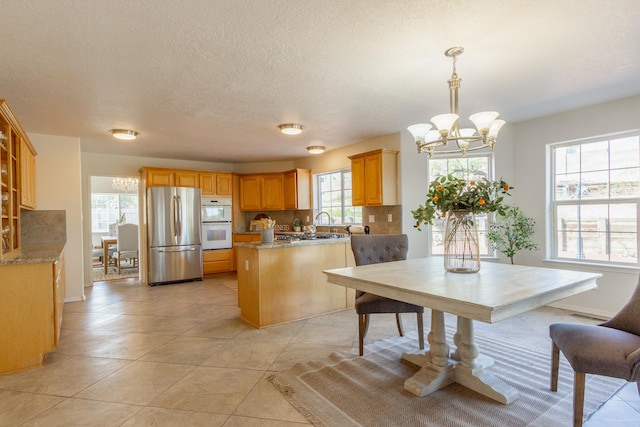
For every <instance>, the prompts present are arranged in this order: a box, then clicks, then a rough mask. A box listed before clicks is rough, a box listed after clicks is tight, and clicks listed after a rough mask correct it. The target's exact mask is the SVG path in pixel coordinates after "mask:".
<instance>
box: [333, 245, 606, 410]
mask: <svg viewBox="0 0 640 427" xmlns="http://www.w3.org/2000/svg"><path fill="white" fill-rule="evenodd" d="M324 273H325V274H326V275H327V281H328V282H329V283H332V284H335V285H342V286H346V287H348V288H353V289H357V290H360V291H364V292H369V293H372V294H376V295H380V296H383V297H387V298H392V299H395V300H399V301H404V302H408V303H411V304H415V305H419V306H423V307H427V308H430V309H431V332H430V333H429V335H428V341H429V349H428V350H427V351H426V352H424V353H419V354H403V356H402V357H403V359H405V360H407V361H409V362H411V363H414V364H416V365H418V366H420V367H421V369H420V370H419V371H418V372H417V373H416V374H415V375H413V376H412V377H411V378H408V379H407V380H406V381H405V383H404V388H405V389H406V390H408V391H410V392H411V393H413V394H415V395H417V396H426V395H428V394H429V393H432V392H434V391H436V390H438V389H440V388H442V387H445V386H447V385H449V384H451V383H454V382H455V383H459V384H461V385H463V386H465V387H468V388H470V389H472V390H475V391H476V392H478V393H481V394H483V395H485V396H487V397H490V398H492V399H494V400H496V401H498V402H501V403H504V404H508V403H511V402H513V401H514V400H516V399H517V398H518V392H517V391H516V390H515V389H514V388H513V387H511V386H509V385H508V384H506V383H504V382H503V381H502V380H500V379H499V378H497V377H496V376H495V375H493V373H492V372H491V371H490V370H488V369H487V368H489V367H490V366H491V365H493V359H491V358H490V357H488V356H486V355H483V354H481V352H480V349H479V348H478V345H477V344H476V342H475V338H474V325H473V321H474V320H476V321H481V322H486V323H495V322H498V321H500V320H504V319H507V318H509V317H512V316H515V315H518V314H521V313H525V312H527V311H530V310H533V309H536V308H538V307H541V306H544V305H547V304H549V303H552V302H554V301H558V300H560V299H563V298H566V297H569V296H571V295H575V294H578V293H581V292H585V291H588V290H591V289H594V288H596V287H597V285H596V280H597V279H598V278H600V277H601V276H602V275H601V274H598V273H587V272H581V271H572V270H560V269H552V268H540V267H529V266H521V265H510V264H499V263H490V262H484V263H482V267H481V269H480V271H479V272H477V273H471V274H459V273H450V272H446V271H445V270H444V266H443V262H442V258H439V257H430V258H418V259H410V260H405V261H394V262H387V263H379V264H370V265H363V266H357V267H346V268H337V269H332V270H324ZM444 313H451V314H454V315H456V316H457V325H456V326H457V329H456V333H455V335H454V337H453V343H454V345H455V347H456V348H455V351H453V352H452V351H451V347H450V346H449V344H448V343H447V340H446V336H445V321H444Z"/></svg>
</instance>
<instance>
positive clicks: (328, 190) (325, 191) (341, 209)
mask: <svg viewBox="0 0 640 427" xmlns="http://www.w3.org/2000/svg"><path fill="white" fill-rule="evenodd" d="M316 179H317V181H316V183H317V185H316V188H317V199H318V204H317V206H318V212H328V213H329V215H331V219H332V220H333V224H362V208H361V207H359V206H351V200H352V199H351V169H343V170H340V171H335V172H329V173H323V174H318V175H316ZM318 224H320V225H329V218H327V217H326V215H321V216H320V217H319V218H318Z"/></svg>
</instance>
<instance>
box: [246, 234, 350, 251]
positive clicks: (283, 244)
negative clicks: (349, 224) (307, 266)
mask: <svg viewBox="0 0 640 427" xmlns="http://www.w3.org/2000/svg"><path fill="white" fill-rule="evenodd" d="M350 241H351V239H350V238H348V237H344V238H340V239H316V240H295V241H287V240H276V241H274V242H273V243H262V242H253V243H251V242H238V243H234V244H233V246H236V247H242V248H250V249H282V248H289V247H292V246H313V245H335V244H338V243H349V242H350Z"/></svg>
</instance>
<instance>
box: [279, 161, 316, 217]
mask: <svg viewBox="0 0 640 427" xmlns="http://www.w3.org/2000/svg"><path fill="white" fill-rule="evenodd" d="M284 208H285V209H311V171H310V170H308V169H294V170H291V171H287V172H285V173H284Z"/></svg>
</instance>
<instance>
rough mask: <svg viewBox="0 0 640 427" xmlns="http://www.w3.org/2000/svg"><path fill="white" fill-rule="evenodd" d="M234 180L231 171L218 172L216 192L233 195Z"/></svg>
mask: <svg viewBox="0 0 640 427" xmlns="http://www.w3.org/2000/svg"><path fill="white" fill-rule="evenodd" d="M232 188H233V180H232V178H231V174H230V173H219V174H216V194H217V195H218V196H227V197H231V194H232V190H231V189H232Z"/></svg>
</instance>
